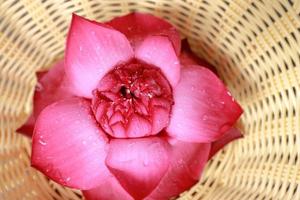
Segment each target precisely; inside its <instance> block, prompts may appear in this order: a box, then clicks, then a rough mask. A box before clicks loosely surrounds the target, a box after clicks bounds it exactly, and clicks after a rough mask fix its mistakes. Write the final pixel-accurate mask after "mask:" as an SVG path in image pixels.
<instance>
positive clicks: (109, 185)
mask: <svg viewBox="0 0 300 200" xmlns="http://www.w3.org/2000/svg"><path fill="white" fill-rule="evenodd" d="M83 195H84V197H85V198H86V200H133V198H132V197H131V196H130V195H129V194H128V193H127V192H126V191H125V190H124V188H123V187H122V186H121V185H120V183H119V182H118V181H117V180H116V178H115V177H114V176H111V177H109V178H108V179H105V180H104V181H103V182H102V184H101V185H99V186H97V187H96V188H93V189H91V190H86V191H83Z"/></svg>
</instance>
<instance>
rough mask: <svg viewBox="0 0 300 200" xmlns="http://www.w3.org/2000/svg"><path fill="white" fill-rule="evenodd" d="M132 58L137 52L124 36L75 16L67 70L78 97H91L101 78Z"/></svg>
mask: <svg viewBox="0 0 300 200" xmlns="http://www.w3.org/2000/svg"><path fill="white" fill-rule="evenodd" d="M131 58H133V50H132V48H131V46H130V43H129V41H128V40H127V38H126V37H125V36H124V35H123V34H122V33H120V32H118V31H116V30H114V29H111V28H109V27H108V26H107V25H105V24H101V23H96V22H92V21H89V20H87V19H84V18H82V17H80V16H77V15H75V14H73V18H72V23H71V28H70V30H69V34H68V39H67V48H66V58H65V62H66V65H65V69H66V74H67V76H68V77H69V79H70V81H71V83H72V84H73V86H74V88H75V89H74V90H75V91H74V92H76V94H77V95H78V96H84V97H87V98H91V97H92V90H93V89H95V88H96V86H97V84H98V82H99V81H100V80H101V78H102V77H103V76H104V75H105V74H106V73H107V72H108V71H109V70H111V69H113V68H114V66H115V65H117V64H118V63H121V62H126V61H128V60H130V59H131Z"/></svg>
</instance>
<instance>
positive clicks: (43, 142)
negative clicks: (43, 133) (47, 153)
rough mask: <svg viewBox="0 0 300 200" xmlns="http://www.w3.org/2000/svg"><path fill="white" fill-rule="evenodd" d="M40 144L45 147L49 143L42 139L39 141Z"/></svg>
mask: <svg viewBox="0 0 300 200" xmlns="http://www.w3.org/2000/svg"><path fill="white" fill-rule="evenodd" d="M39 143H40V144H41V145H43V146H46V145H47V142H45V140H43V139H42V138H40V139H39Z"/></svg>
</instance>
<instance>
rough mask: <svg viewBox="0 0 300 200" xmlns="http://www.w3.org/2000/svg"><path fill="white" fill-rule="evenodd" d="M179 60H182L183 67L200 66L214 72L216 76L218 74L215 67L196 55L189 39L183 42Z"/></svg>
mask: <svg viewBox="0 0 300 200" xmlns="http://www.w3.org/2000/svg"><path fill="white" fill-rule="evenodd" d="M179 59H180V64H181V65H182V66H188V65H200V66H201V67H206V68H208V69H210V70H211V71H213V72H214V73H215V74H218V73H217V70H216V68H215V67H214V66H212V65H211V64H209V63H208V62H206V61H205V60H203V59H201V58H199V57H198V56H197V55H196V54H194V53H193V51H192V50H191V47H190V45H189V43H188V41H187V39H184V40H182V49H181V53H180V56H179Z"/></svg>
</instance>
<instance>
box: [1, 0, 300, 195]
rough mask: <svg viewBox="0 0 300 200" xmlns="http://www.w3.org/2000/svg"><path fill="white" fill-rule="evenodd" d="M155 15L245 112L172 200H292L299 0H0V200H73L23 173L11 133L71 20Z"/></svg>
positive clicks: (299, 125) (299, 98)
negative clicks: (228, 140) (211, 69)
mask: <svg viewBox="0 0 300 200" xmlns="http://www.w3.org/2000/svg"><path fill="white" fill-rule="evenodd" d="M131 11H142V12H149V13H153V14H154V15H157V16H161V17H163V18H165V19H167V20H169V21H170V22H171V23H172V24H174V25H175V26H176V27H177V28H178V30H180V32H181V34H182V36H183V37H187V38H188V39H189V41H190V43H191V45H192V48H193V50H194V51H195V52H197V54H198V55H199V56H200V57H202V58H204V59H205V60H207V61H209V62H210V63H212V64H213V65H215V66H216V68H217V69H218V72H219V73H220V76H221V78H222V79H223V80H224V81H225V82H226V84H227V85H228V87H229V88H230V90H231V91H232V93H233V95H234V96H235V97H236V98H237V100H238V101H239V102H240V103H241V105H242V106H243V108H244V111H245V112H244V114H243V117H242V118H241V120H240V121H239V123H238V126H239V127H240V128H241V129H242V130H243V132H244V134H245V137H244V139H242V140H239V141H236V142H234V143H232V144H230V145H229V146H227V147H226V148H225V150H224V151H222V152H220V153H218V155H217V156H216V157H215V158H214V159H213V160H212V161H211V162H209V164H208V165H207V167H206V169H205V172H204V175H203V177H202V179H201V181H200V182H199V183H198V184H197V185H195V186H194V187H193V188H192V189H191V190H190V191H187V192H185V193H183V194H182V195H181V197H179V199H185V200H188V199H201V200H202V199H203V200H233V199H234V200H248V199H249V200H251V199H258V200H260V199H261V200H262V199H264V200H268V199H282V200H290V199H295V200H299V199H300V117H299V114H300V89H299V88H300V0H293V1H292V0H281V1H279V0H211V1H210V0H202V1H200V0H199V1H198V0H182V1H179V0H173V1H171V0H156V1H155V0H147V1H134V0H97V1H92V0H80V1H79V0H73V1H71V0H0V199H1V200H19V199H24V200H25V199H30V200H31V199H38V200H43V199H46V200H47V199H56V200H60V199H72V200H78V199H81V198H82V197H81V193H80V191H74V190H70V189H68V188H64V187H62V186H60V185H58V184H56V183H54V182H52V181H49V180H48V179H47V178H46V177H45V176H43V175H42V174H40V173H39V172H37V171H36V170H34V169H32V168H31V167H30V159H29V158H30V151H31V150H30V149H31V143H30V140H29V139H28V138H25V137H23V136H21V135H19V134H17V133H16V132H15V129H16V128H17V127H18V126H20V125H21V124H22V123H24V122H25V120H26V118H27V117H28V116H29V115H30V112H31V110H32V96H33V92H34V87H35V84H36V82H37V79H36V77H35V72H36V71H39V70H43V69H46V68H48V67H49V66H51V64H52V63H53V62H54V61H56V60H58V59H60V58H62V57H63V53H64V45H65V38H66V33H67V29H68V26H69V22H70V19H71V13H73V12H75V13H77V14H79V15H82V16H85V17H88V18H90V19H96V20H98V21H106V20H109V19H111V18H113V17H115V16H120V15H123V14H126V13H128V12H131Z"/></svg>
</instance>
